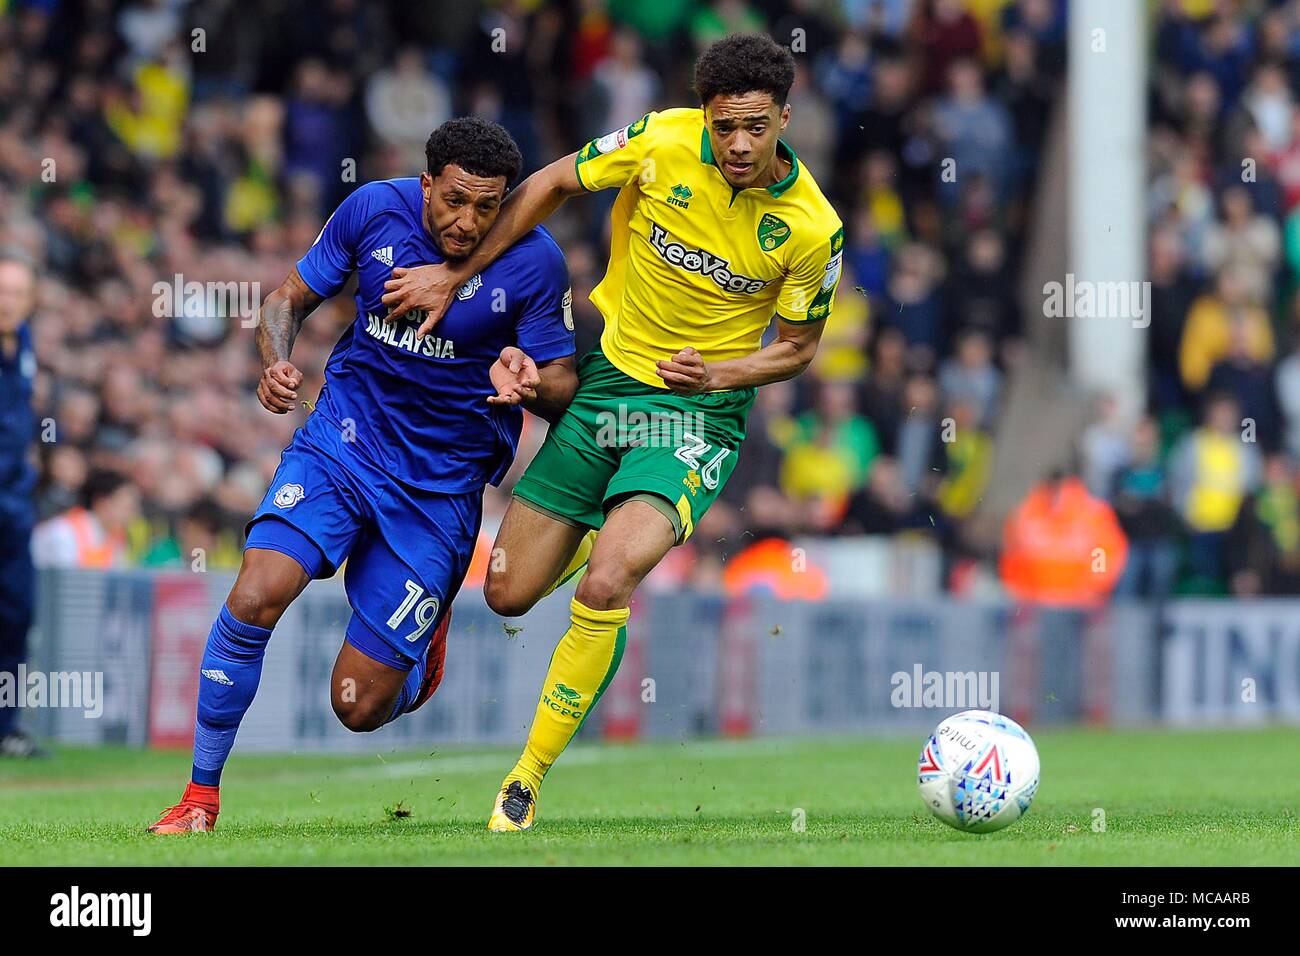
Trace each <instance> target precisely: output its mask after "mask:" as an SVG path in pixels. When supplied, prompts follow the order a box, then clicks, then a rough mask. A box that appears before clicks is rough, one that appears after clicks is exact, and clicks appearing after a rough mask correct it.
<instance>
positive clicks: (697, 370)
mask: <svg viewBox="0 0 1300 956" xmlns="http://www.w3.org/2000/svg"><path fill="white" fill-rule="evenodd" d="M655 372H656V373H657V374H658V376H659V377H660V378H661V379H663V380H664V384H665V385H667V386H668V387H669V388H670V389H672V390H673V391H674V392H677V393H678V394H680V395H698V394H699V393H700V392H707V391H708V390H709V389H710V388H711V387H712V382H711V381H710V376H709V367H708V366H707V365H705V364H704V356H702V355H701V354H700V353H699V352H697V351H696V350H695V349H693V348H691V347H690V346H689V345H688V346H687V347H686V348H684V349H682V350H681V351H680V352H678V353H677V354H676V355H674V356H673V357H672V358H671V359H669V360H668V361H667V362H664V361H659V362H655Z"/></svg>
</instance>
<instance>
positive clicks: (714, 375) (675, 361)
mask: <svg viewBox="0 0 1300 956" xmlns="http://www.w3.org/2000/svg"><path fill="white" fill-rule="evenodd" d="M825 326H826V323H825V322H787V321H786V320H785V319H783V318H781V316H779V315H778V316H777V317H776V340H775V341H774V342H772V344H771V345H768V346H765V347H764V348H761V349H759V350H758V351H757V352H751V353H750V354H749V355H746V356H744V357H743V358H738V359H727V360H724V361H721V362H705V361H704V357H703V356H702V355H700V353H699V352H697V351H696V350H695V349H693V348H690V347H687V348H684V349H682V350H681V351H680V352H678V353H677V354H676V355H674V356H672V358H670V359H668V360H666V361H664V360H661V361H659V362H656V363H655V365H656V372H657V373H658V375H659V377H660V378H661V379H663V380H664V384H666V385H667V386H668V387H669V388H670V389H672V390H673V391H674V392H678V393H680V394H683V395H698V394H700V393H702V392H716V391H719V390H721V389H730V388H757V387H758V386H759V385H767V384H769V383H771V382H784V381H785V380H786V379H789V378H794V377H795V376H796V375H798V374H799V373H801V372H802V371H803V370H804V369H806V368H807V367H808V363H810V362H811V361H812V360H813V356H814V355H816V354H817V343H818V342H820V341H821V337H822V329H823V328H825Z"/></svg>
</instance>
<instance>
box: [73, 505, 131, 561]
mask: <svg viewBox="0 0 1300 956" xmlns="http://www.w3.org/2000/svg"><path fill="white" fill-rule="evenodd" d="M63 518H64V520H65V521H67V522H68V527H69V528H71V529H72V538H73V540H74V541H76V542H77V567H79V568H111V567H113V566H114V565H116V564H117V561H116V560H115V559H116V557H117V555H118V554H119V553H120V551H121V549H122V548H124V547H125V546H126V538H125V536H123V535H116V536H113V535H107V536H105V538H104V540H103V542H101V543H96V541H95V526H94V525H93V524H92V523H91V520H90V512H89V511H87V510H86V509H85V508H72V509H71V510H69V511H68V512H67V513H65V514H64V516H63Z"/></svg>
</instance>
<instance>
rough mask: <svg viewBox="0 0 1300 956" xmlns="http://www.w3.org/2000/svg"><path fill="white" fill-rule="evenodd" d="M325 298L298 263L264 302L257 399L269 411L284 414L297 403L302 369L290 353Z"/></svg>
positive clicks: (259, 328) (259, 330)
mask: <svg viewBox="0 0 1300 956" xmlns="http://www.w3.org/2000/svg"><path fill="white" fill-rule="evenodd" d="M322 301H323V300H322V299H321V297H320V296H319V295H317V294H316V293H315V292H313V291H312V289H311V287H310V286H308V285H307V283H306V282H304V281H303V279H302V276H300V275H299V274H298V269H297V267H295V268H294V269H293V271H291V272H290V273H289V275H288V277H287V278H286V279H285V280H284V282H283V283H282V284H281V285H280V288H278V289H276V290H275V291H274V292H272V293H271V294H270V295H269V296H267V297H266V301H265V302H264V303H262V312H261V314H260V316H259V317H258V322H257V332H256V334H255V338H256V341H257V354H258V355H259V356H260V357H261V359H262V369H263V371H262V377H261V379H260V380H259V381H258V383H257V400H258V401H259V402H261V403H262V407H263V408H265V409H266V410H267V411H270V412H275V413H276V414H277V415H283V414H284V413H285V412H289V411H292V410H293V409H294V408H296V407H297V402H298V389H299V388H300V387H301V386H302V372H300V371H298V369H297V368H295V367H294V365H293V363H292V362H290V361H289V356H290V355H291V354H292V352H293V343H294V340H295V339H296V338H297V337H298V330H299V329H301V328H302V323H303V320H304V319H306V318H307V316H308V315H310V314H311V312H312V310H313V309H315V308H316V306H318V305H320V304H321V302H322Z"/></svg>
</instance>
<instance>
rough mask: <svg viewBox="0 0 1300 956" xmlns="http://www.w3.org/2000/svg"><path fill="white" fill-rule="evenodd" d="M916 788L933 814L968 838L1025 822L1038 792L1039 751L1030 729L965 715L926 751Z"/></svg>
mask: <svg viewBox="0 0 1300 956" xmlns="http://www.w3.org/2000/svg"><path fill="white" fill-rule="evenodd" d="M916 785H917V787H918V788H919V789H920V791H921V800H922V801H923V802H924V803H925V805H926V806H927V807H929V808H930V812H931V813H933V814H934V815H935V816H936V817H938V818H939V819H940V820H942V821H943V822H944V823H946V824H948V826H950V827H953V828H954V829H957V830H962V831H964V832H966V833H992V832H993V831H994V830H1001V829H1002V828H1003V827H1006V826H1010V825H1011V824H1012V823H1015V822H1016V821H1017V820H1019V819H1020V818H1021V817H1022V816H1024V815H1025V813H1027V812H1028V810H1029V805H1030V804H1031V803H1033V800H1034V791H1036V790H1037V789H1038V750H1037V749H1036V748H1035V747H1034V742H1033V741H1032V740H1030V739H1029V734H1027V733H1025V731H1024V728H1023V727H1021V726H1020V725H1019V724H1017V723H1016V722H1015V721H1014V720H1012V719H1011V718H1009V717H1003V716H1002V715H1001V714H995V713H993V712H992V711H990V710H964V711H962V712H961V713H960V714H953V715H952V716H951V717H948V718H947V719H945V720H944V721H943V722H942V723H941V724H939V726H938V727H936V728H935V731H934V733H933V734H931V735H930V739H929V740H927V741H926V742H925V746H924V747H922V748H921V759H920V761H919V762H918V763H917V768H916Z"/></svg>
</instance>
